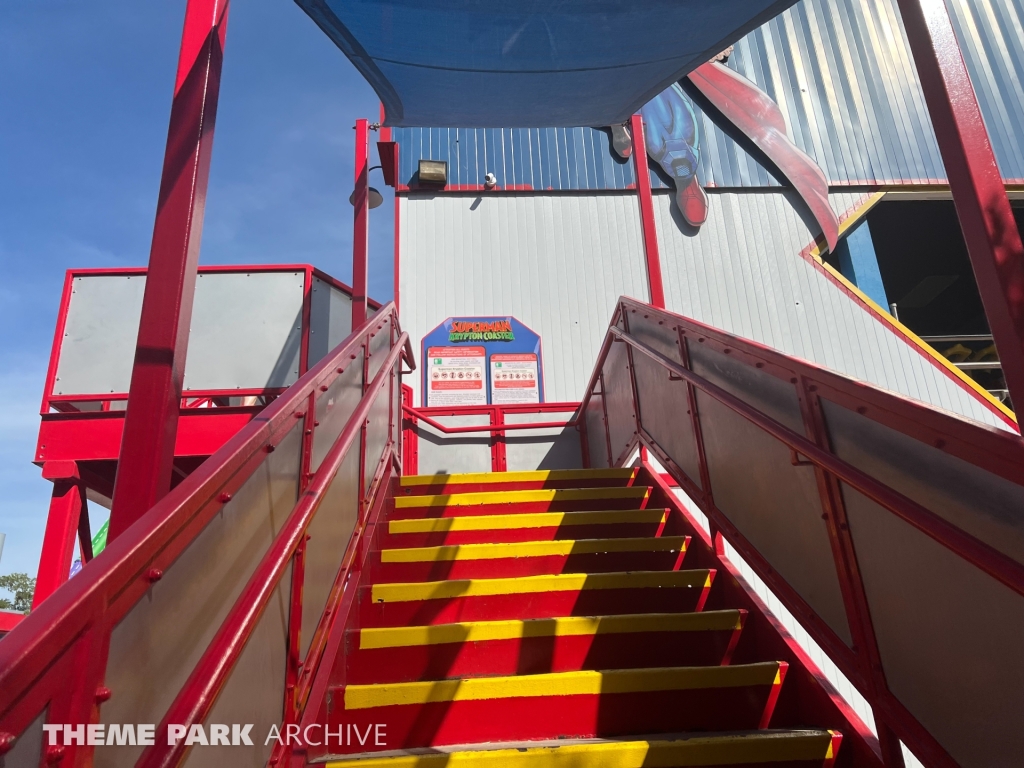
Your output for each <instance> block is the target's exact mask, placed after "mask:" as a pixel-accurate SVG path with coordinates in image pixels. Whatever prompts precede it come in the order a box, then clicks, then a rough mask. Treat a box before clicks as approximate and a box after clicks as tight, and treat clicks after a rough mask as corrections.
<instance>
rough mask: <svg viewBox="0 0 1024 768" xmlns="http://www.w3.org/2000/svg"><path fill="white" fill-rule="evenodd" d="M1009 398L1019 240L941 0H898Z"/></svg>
mask: <svg viewBox="0 0 1024 768" xmlns="http://www.w3.org/2000/svg"><path fill="white" fill-rule="evenodd" d="M898 3H899V8H900V13H901V15H902V16H903V24H904V26H905V28H906V30H907V40H908V41H909V43H910V50H911V52H912V53H913V55H914V61H915V63H916V65H917V72H918V75H919V77H920V78H921V87H922V89H923V90H924V97H925V103H927V105H928V111H929V113H930V114H931V118H932V125H933V127H934V128H935V136H936V138H937V139H938V143H939V151H940V152H941V154H942V162H943V164H944V165H945V166H946V175H947V177H948V178H949V185H950V188H951V190H952V192H953V202H954V203H955V204H956V212H957V216H958V218H959V219H960V228H961V229H962V230H963V234H964V241H965V242H966V244H967V252H968V254H969V255H970V257H971V265H972V266H973V268H974V276H975V279H976V280H977V282H978V290H979V292H980V293H981V299H982V302H983V303H984V305H985V315H986V316H987V318H988V323H989V327H990V328H991V329H992V335H993V336H994V337H995V342H996V349H997V350H998V351H999V360H1000V362H1001V363H1002V366H1003V375H1004V376H1005V377H1006V386H1007V388H1008V389H1009V390H1010V398H1011V400H1012V401H1013V402H1014V403H1015V404H1016V405H1018V406H1021V407H1024V245H1022V244H1021V238H1020V233H1019V232H1018V230H1017V223H1016V221H1015V220H1014V217H1013V211H1012V210H1011V208H1010V201H1009V199H1008V198H1007V197H1006V187H1005V186H1004V185H1003V179H1002V176H1001V175H1000V173H999V167H998V166H997V165H996V158H995V154H994V153H993V151H992V144H991V142H990V141H989V137H988V132H987V131H986V130H985V123H984V121H983V119H982V115H981V108H980V107H979V106H978V99H977V96H976V95H975V93H974V88H973V87H972V86H971V80H970V77H969V75H968V73H967V66H966V65H965V64H964V59H963V55H962V54H961V52H960V46H959V44H958V43H957V39H956V34H955V33H954V31H953V24H952V22H951V21H950V18H949V12H948V11H947V9H946V4H945V3H944V2H943V0H898Z"/></svg>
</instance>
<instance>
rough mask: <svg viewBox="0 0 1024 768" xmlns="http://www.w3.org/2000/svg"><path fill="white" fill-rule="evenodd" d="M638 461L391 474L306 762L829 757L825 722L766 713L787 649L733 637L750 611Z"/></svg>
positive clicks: (737, 762) (585, 766) (404, 767)
mask: <svg viewBox="0 0 1024 768" xmlns="http://www.w3.org/2000/svg"><path fill="white" fill-rule="evenodd" d="M639 476H640V475H639V474H638V470H637V469H632V468H627V469H611V470H571V471H536V472H508V473H493V474H473V475H436V476H419V477H402V478H400V479H399V480H398V481H397V482H398V485H397V486H396V498H395V499H394V504H393V507H392V508H391V509H390V510H389V511H388V513H387V516H386V519H385V520H383V521H382V522H380V523H378V525H377V530H376V533H375V534H374V536H373V538H372V542H373V543H372V544H371V550H372V551H371V552H370V553H369V556H368V559H367V565H366V566H365V568H364V572H363V581H362V584H361V586H360V587H359V594H358V605H357V606H356V609H355V610H353V611H352V612H351V613H350V614H349V615H350V620H349V625H348V627H347V628H346V632H345V640H344V642H345V651H344V653H343V654H340V655H339V657H338V662H337V663H338V664H340V665H342V666H343V669H340V670H337V673H338V674H336V675H335V676H334V679H335V680H341V681H343V682H341V683H340V684H336V685H335V686H334V687H332V688H331V690H330V691H329V693H328V696H327V703H326V707H325V709H324V712H325V718H326V723H325V724H326V725H327V726H328V731H327V732H328V733H333V734H336V735H335V736H334V737H333V740H332V741H331V742H330V747H329V751H328V753H327V754H326V755H323V756H320V757H317V758H316V762H326V763H328V764H329V765H331V766H335V767H336V768H342V766H358V767H359V768H377V767H378V766H379V767H380V768H384V767H385V766H393V767H394V768H410V767H412V766H417V767H419V766H422V767H423V768H427V767H428V766H430V767H433V766H455V765H458V766H475V765H487V766H531V767H533V766H565V767H566V768H568V767H569V766H571V767H572V768H589V767H590V766H595V767H596V766H638V767H639V766H712V765H713V766H748V765H755V764H756V765H776V766H832V765H836V764H837V763H836V760H837V758H838V753H839V746H840V742H841V740H842V735H841V734H840V733H839V732H837V731H836V730H830V729H829V728H828V727H822V726H823V724H822V723H820V722H819V723H815V722H800V723H795V724H794V723H792V722H788V721H792V720H793V717H792V716H789V717H784V718H783V719H785V720H787V724H786V725H785V726H780V724H779V722H778V721H779V717H776V718H774V719H773V713H775V710H776V706H777V704H778V702H779V697H780V693H782V691H783V690H784V686H785V681H786V674H787V670H788V669H789V665H788V664H787V663H786V662H785V661H783V660H781V659H780V658H772V657H770V656H766V657H763V658H760V657H756V654H754V652H753V651H752V649H756V648H757V647H759V646H758V644H755V643H753V642H748V643H744V644H743V645H742V646H741V645H740V644H741V642H742V640H743V639H744V626H745V624H746V623H747V618H748V610H747V609H746V608H744V607H742V606H741V605H738V604H733V605H727V604H724V603H726V602H728V596H730V595H734V594H735V590H734V588H729V587H726V586H725V585H723V586H721V587H720V588H719V590H717V591H716V581H717V580H718V579H719V571H718V570H717V569H716V568H711V567H697V564H694V563H693V562H692V558H688V557H687V550H688V548H689V547H690V544H691V541H693V540H694V537H695V536H703V531H695V530H694V529H693V527H692V523H691V522H688V521H687V520H686V519H685V518H683V517H681V516H680V515H679V514H673V510H672V509H670V508H666V507H658V506H655V505H653V504H652V503H651V499H652V490H653V489H652V487H649V486H645V485H640V484H638V483H637V479H638V477H639ZM655 498H658V496H657V494H655ZM662 498H664V491H663V492H662ZM701 541H706V538H705V539H701ZM704 547H705V554H704V555H703V556H702V560H703V561H704V564H705V565H707V564H708V562H710V561H709V559H708V558H709V555H708V552H707V548H706V545H704ZM723 578H725V579H734V577H733V576H732V575H730V574H728V573H726V574H723ZM723 598H726V599H724V600H723ZM747 605H748V607H749V605H750V604H749V602H748V603H747ZM706 608H707V609H706ZM750 613H753V611H751V612H750ZM763 646H764V643H761V644H760V647H763ZM738 647H742V648H743V649H744V650H743V651H742V655H743V658H742V659H739V658H737V656H738V654H737V648H738ZM801 671H802V673H804V674H806V670H801ZM789 710H790V711H792V710H793V707H789ZM822 711H824V708H822ZM832 725H833V726H834V723H833V724H832ZM816 726H818V727H816ZM339 733H341V734H344V735H343V736H342V737H341V738H339V737H338V736H337V734H339ZM339 742H340V743H339ZM848 756H849V755H848Z"/></svg>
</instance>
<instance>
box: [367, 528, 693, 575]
mask: <svg viewBox="0 0 1024 768" xmlns="http://www.w3.org/2000/svg"><path fill="white" fill-rule="evenodd" d="M688 544H689V537H687V536H662V537H640V538H612V539H575V540H573V539H562V540H555V541H526V542H506V543H497V544H493V543H486V544H448V545H441V546H432V547H403V548H396V549H384V550H380V551H377V552H372V553H370V563H371V566H370V567H371V568H372V570H371V575H372V579H373V581H375V582H378V583H379V582H395V581H433V580H438V579H481V578H495V577H509V576H538V575H543V574H551V573H607V572H611V571H632V570H651V571H653V570H667V571H677V570H679V567H680V565H681V564H682V562H683V557H684V556H685V554H686V547H687V545H688Z"/></svg>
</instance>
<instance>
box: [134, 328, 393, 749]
mask: <svg viewBox="0 0 1024 768" xmlns="http://www.w3.org/2000/svg"><path fill="white" fill-rule="evenodd" d="M408 343H409V336H408V334H405V333H403V334H402V336H401V338H400V339H399V342H398V344H396V345H395V346H394V347H393V348H392V349H391V352H390V353H389V354H388V357H387V358H386V359H385V361H384V363H383V364H382V365H381V368H380V370H379V371H378V372H377V375H376V377H375V378H374V380H373V382H372V383H371V384H370V386H369V387H367V389H366V393H365V394H364V395H363V398H362V400H360V401H359V405H358V407H357V408H356V409H355V411H353V413H352V416H351V417H350V418H349V421H348V423H347V424H346V425H345V428H344V429H343V430H342V432H341V435H340V436H339V437H338V439H337V441H336V442H335V443H334V445H333V446H332V447H331V449H330V451H328V453H327V455H326V456H325V457H324V460H323V462H322V463H321V464H320V467H319V468H318V469H317V471H316V473H315V474H314V475H313V478H312V481H311V482H310V484H309V487H307V488H306V490H305V492H304V493H303V494H302V496H301V497H300V499H299V502H298V503H297V504H296V506H295V508H294V509H293V510H292V513H291V515H289V517H288V520H287V521H286V522H285V524H284V526H283V527H282V529H281V531H280V532H279V533H278V534H277V537H276V538H275V540H274V543H273V545H272V546H271V548H270V550H269V551H268V552H267V554H266V555H264V557H263V559H262V560H261V561H260V564H259V566H257V568H256V571H255V573H253V575H252V576H251V577H250V579H249V582H248V584H246V587H245V589H244V590H243V591H242V594H241V595H239V597H238V600H237V601H236V602H235V604H234V606H233V607H232V609H231V612H230V613H229V614H228V616H227V618H226V619H225V620H224V622H223V624H221V628H220V630H219V631H218V632H217V635H216V636H215V637H214V639H213V641H212V642H211V643H210V645H209V647H208V648H207V649H206V652H205V653H204V654H203V657H202V658H201V659H200V661H199V663H198V664H197V665H196V667H195V669H194V670H193V671H192V674H191V675H190V676H189V678H188V681H187V682H186V683H185V685H184V686H183V687H182V689H181V691H180V692H179V694H178V696H177V697H176V698H175V700H174V703H172V704H171V706H170V708H169V709H168V710H167V714H166V715H165V716H164V718H163V720H162V721H161V722H160V727H159V728H158V729H157V733H158V734H163V733H166V731H167V725H168V724H169V723H175V724H179V725H186V726H191V725H192V724H193V723H201V722H203V721H204V720H205V719H206V716H207V715H208V714H209V712H210V709H211V708H212V707H213V704H214V702H215V701H216V699H217V694H218V693H220V691H221V689H222V688H223V686H224V683H225V682H226V681H227V678H228V674H229V673H230V672H231V669H232V667H233V666H234V664H235V662H236V661H237V660H238V657H239V656H240V655H241V654H242V650H243V649H244V648H245V644H246V642H247V641H248V639H249V637H250V636H251V634H252V632H253V630H254V629H255V627H256V622H257V621H258V620H259V618H260V616H261V615H262V614H263V610H264V608H266V606H267V603H268V602H269V601H270V597H271V595H272V594H273V591H274V589H275V588H276V587H277V584H278V582H279V581H280V580H281V577H282V576H283V575H284V572H285V569H286V568H287V567H288V564H289V562H290V561H291V558H292V557H293V556H294V554H295V551H296V549H297V548H298V546H299V544H300V542H301V541H302V538H303V536H304V534H305V532H306V528H307V527H308V526H309V523H310V521H311V520H312V519H313V515H314V514H316V511H317V509H318V508H319V507H320V503H321V502H322V501H323V499H324V495H325V493H326V492H327V489H328V488H329V487H330V484H331V481H332V480H333V479H334V476H335V475H336V474H337V473H338V470H339V469H340V468H341V465H342V462H344V460H345V457H346V456H347V455H348V452H349V450H350V449H351V448H352V445H353V443H355V442H356V440H358V439H359V435H360V431H361V429H362V427H363V422H364V421H365V420H366V417H367V416H368V415H369V413H370V408H371V407H372V406H373V404H374V401H375V400H376V399H377V398H378V397H383V396H385V395H382V394H381V392H382V389H383V387H384V382H386V381H387V380H388V378H389V377H390V375H391V372H392V368H393V367H394V364H395V363H396V362H397V361H398V358H399V356H400V355H402V354H403V353H404V352H405V349H404V347H405V346H406V345H408ZM389 445H390V441H389ZM387 451H388V448H385V453H387ZM307 665H312V666H315V662H312V661H310V660H307ZM185 750H186V747H185V743H184V740H179V741H178V742H177V743H176V744H174V745H168V744H167V740H166V739H165V740H163V741H160V740H158V741H157V743H156V744H155V745H153V746H152V747H149V748H147V749H146V751H145V752H144V753H143V755H142V757H141V758H140V760H139V762H138V763H137V766H139V768H171V766H175V765H177V764H178V763H179V762H180V760H181V759H182V758H183V757H184V753H185Z"/></svg>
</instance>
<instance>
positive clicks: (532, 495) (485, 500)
mask: <svg viewBox="0 0 1024 768" xmlns="http://www.w3.org/2000/svg"><path fill="white" fill-rule="evenodd" d="M650 493H651V489H650V488H649V487H647V486H629V487H627V488H617V487H611V488H565V489H559V490H550V489H538V490H533V491H482V492H479V493H441V494H429V495H424V496H402V497H400V498H397V499H395V507H396V508H397V509H412V508H418V507H475V506H480V505H482V504H523V503H529V502H539V501H550V502H560V501H607V500H608V499H646V498H647V496H648V495H649V494H650Z"/></svg>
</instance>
